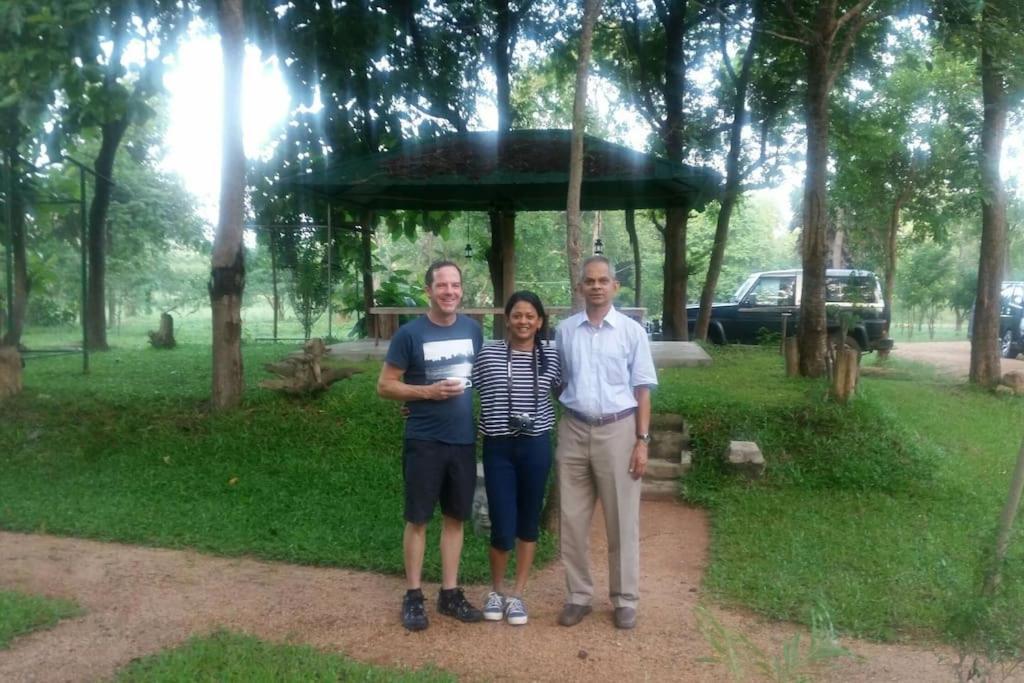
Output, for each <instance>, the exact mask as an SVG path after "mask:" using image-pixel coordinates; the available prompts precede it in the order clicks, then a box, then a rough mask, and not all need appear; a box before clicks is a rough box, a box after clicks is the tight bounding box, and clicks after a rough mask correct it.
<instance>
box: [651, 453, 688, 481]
mask: <svg viewBox="0 0 1024 683" xmlns="http://www.w3.org/2000/svg"><path fill="white" fill-rule="evenodd" d="M682 473H683V466H682V464H681V463H678V462H672V461H671V460H662V459H661V458H651V459H650V460H648V461H647V471H646V472H644V481H654V480H664V479H678V478H679V475H681V474H682Z"/></svg>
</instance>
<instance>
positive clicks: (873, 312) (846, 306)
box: [686, 269, 892, 351]
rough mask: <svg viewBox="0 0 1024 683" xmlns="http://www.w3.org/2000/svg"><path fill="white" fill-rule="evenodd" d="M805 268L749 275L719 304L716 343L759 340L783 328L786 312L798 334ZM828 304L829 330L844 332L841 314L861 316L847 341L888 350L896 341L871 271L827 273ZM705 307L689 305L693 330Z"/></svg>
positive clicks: (711, 333)
mask: <svg viewBox="0 0 1024 683" xmlns="http://www.w3.org/2000/svg"><path fill="white" fill-rule="evenodd" d="M802 287H803V271H801V270H798V269H793V270H773V271H769V272H764V273H754V274H753V275H751V276H750V277H748V278H747V279H746V280H745V281H744V282H743V284H742V285H740V286H739V289H737V290H736V293H735V294H734V295H733V296H732V298H731V299H730V300H729V302H728V303H721V304H713V305H712V309H711V323H710V325H709V327H708V339H709V340H711V341H712V342H714V343H716V344H726V343H741V344H756V343H758V342H759V341H761V339H762V338H763V335H764V333H765V332H769V333H776V334H779V333H781V332H782V320H783V315H784V314H788V315H789V322H788V328H787V329H788V332H787V334H795V333H796V325H797V324H798V322H799V315H800V305H799V301H800V293H801V290H802ZM825 290H826V292H825V306H826V310H827V312H828V331H829V334H831V335H833V336H838V334H839V329H840V324H839V318H838V316H837V315H836V314H837V313H840V312H843V311H850V312H852V313H854V314H855V316H854V320H853V321H852V322H851V323H850V325H851V326H850V328H849V329H848V331H847V345H849V346H853V345H856V347H857V348H858V349H859V350H860V351H876V350H877V351H888V350H889V349H891V348H892V340H891V339H888V338H885V330H886V328H887V327H888V321H889V311H888V310H887V309H886V308H885V304H884V303H883V300H882V287H881V285H879V283H878V278H877V277H875V274H874V273H872V272H870V271H866V270H837V269H829V270H827V271H825ZM699 310H700V306H696V305H694V306H687V307H686V318H687V323H688V325H689V328H690V333H691V334H692V333H693V328H694V326H695V324H696V322H697V313H698V312H699Z"/></svg>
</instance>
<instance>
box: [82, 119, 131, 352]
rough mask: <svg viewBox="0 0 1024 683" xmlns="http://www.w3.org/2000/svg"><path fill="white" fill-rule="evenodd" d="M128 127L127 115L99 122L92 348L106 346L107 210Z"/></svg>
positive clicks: (89, 328)
mask: <svg viewBox="0 0 1024 683" xmlns="http://www.w3.org/2000/svg"><path fill="white" fill-rule="evenodd" d="M127 130H128V117H127V115H126V116H124V117H123V118H121V119H118V120H117V121H113V122H111V123H105V124H103V125H102V126H100V132H101V136H102V139H101V142H100V151H99V154H97V155H96V161H95V162H94V163H93V169H94V170H95V171H96V178H95V181H96V186H95V189H94V191H93V195H92V204H90V206H89V289H88V295H87V296H86V299H85V301H86V307H85V310H86V312H87V314H88V316H89V320H88V324H87V325H86V341H87V343H88V346H89V349H90V350H92V351H106V350H107V348H108V347H107V320H106V303H107V301H106V278H107V213H108V212H109V210H110V195H111V193H112V192H113V189H114V183H113V177H114V159H115V158H116V156H117V149H118V147H120V145H121V140H122V139H124V134H125V132H126V131H127Z"/></svg>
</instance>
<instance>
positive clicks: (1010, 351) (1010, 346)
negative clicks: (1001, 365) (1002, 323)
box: [999, 330, 1019, 358]
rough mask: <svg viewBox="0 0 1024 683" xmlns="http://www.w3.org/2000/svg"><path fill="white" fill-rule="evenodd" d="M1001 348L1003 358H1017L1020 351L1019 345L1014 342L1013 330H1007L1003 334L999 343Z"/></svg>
mask: <svg viewBox="0 0 1024 683" xmlns="http://www.w3.org/2000/svg"><path fill="white" fill-rule="evenodd" d="M999 350H1000V351H1001V352H1002V354H1003V358H1016V357H1017V354H1018V353H1019V351H1018V350H1017V345H1016V344H1014V343H1013V330H1007V331H1006V334H1004V335H1003V338H1002V340H1001V341H1000V344H999Z"/></svg>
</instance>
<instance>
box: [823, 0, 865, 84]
mask: <svg viewBox="0 0 1024 683" xmlns="http://www.w3.org/2000/svg"><path fill="white" fill-rule="evenodd" d="M864 1H865V0H861V2H862V3H863V2H864ZM869 1H870V0H869ZM851 11H852V10H851ZM867 19H868V17H867V15H865V14H858V15H856V16H855V17H853V19H852V23H851V24H850V28H849V30H848V31H847V32H846V34H845V35H843V42H842V45H840V46H839V52H838V53H837V54H836V58H835V60H833V61H832V63H831V64H829V65H828V75H827V80H826V81H825V92H832V87H833V86H834V85H835V82H836V78H837V77H838V76H839V72H840V71H842V70H843V65H844V64H846V58H847V56H848V55H849V54H850V50H851V49H852V48H853V43H854V42H855V41H856V40H857V36H858V35H859V34H860V32H861V29H863V28H864V25H865V24H866V23H867Z"/></svg>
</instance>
